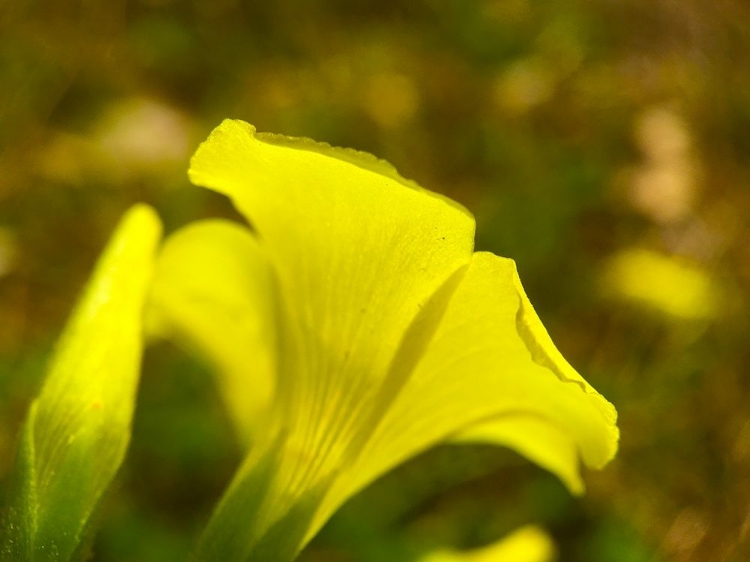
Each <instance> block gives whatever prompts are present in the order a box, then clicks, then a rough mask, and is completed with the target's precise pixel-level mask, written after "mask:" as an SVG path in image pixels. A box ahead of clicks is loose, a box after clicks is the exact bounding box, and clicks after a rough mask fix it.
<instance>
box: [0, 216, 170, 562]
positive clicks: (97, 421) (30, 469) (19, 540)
mask: <svg viewBox="0 0 750 562" xmlns="http://www.w3.org/2000/svg"><path fill="white" fill-rule="evenodd" d="M160 234H161V226H160V223H159V219H158V218H157V217H156V215H155V213H154V212H153V211H152V210H151V209H150V208H149V207H145V206H142V205H140V206H137V207H135V208H133V209H132V210H130V211H129V212H128V214H127V215H126V216H125V218H124V219H123V220H122V222H121V223H120V225H119V226H118V228H117V230H116V232H115V234H114V236H113V238H112V240H111V241H110V243H109V245H108V246H107V248H106V250H105V251H104V254H103V255H102V257H101V258H100V260H99V263H98V264H97V266H96V271H95V272H94V274H93V276H92V278H91V281H90V282H89V285H88V287H87V289H86V291H85V292H84V294H83V296H82V298H81V300H80V302H79V304H78V306H77V308H76V310H75V312H74V314H73V315H72V317H71V319H70V321H69V322H68V324H67V326H66V327H65V330H64V332H63V334H62V336H61V338H60V341H59V343H58V346H57V349H56V352H55V354H54V357H53V359H52V362H51V363H50V368H49V371H48V373H47V377H46V379H45V381H44V386H43V387H42V390H41V393H40V395H39V397H38V398H37V399H36V400H35V401H34V403H33V404H32V406H31V410H30V413H29V416H28V419H27V420H26V423H25V425H24V428H23V432H22V434H21V438H20V439H21V441H20V446H19V452H18V455H17V458H16V465H15V468H14V476H13V478H14V484H13V485H12V487H11V493H12V495H11V503H10V507H9V510H8V520H7V521H6V522H5V524H4V528H5V531H6V535H5V536H4V537H3V539H2V540H0V559H2V560H14V561H16V560H17V561H22V560H40V559H48V557H51V558H54V559H55V560H69V559H70V558H71V556H73V554H74V552H76V551H77V549H78V548H80V544H79V543H80V541H81V539H82V536H83V534H84V531H85V529H86V526H87V525H88V524H89V518H90V516H91V514H92V511H93V510H94V508H95V506H96V504H97V502H98V501H99V499H100V497H101V495H102V494H103V492H104V491H105V489H106V488H107V486H108V485H109V483H110V481H111V479H112V477H113V476H114V474H115V472H116V471H117V469H118V468H119V466H120V463H121V462H122V459H123V457H124V455H125V450H126V448H127V444H128V441H129V439H130V424H131V419H132V415H133V407H134V404H135V394H136V387H137V383H138V373H139V368H140V358H141V350H142V314H143V306H144V301H145V296H146V291H147V288H148V283H149V281H150V279H151V274H152V268H153V259H154V251H155V248H156V245H157V243H158V241H159V238H160ZM51 558H50V559H51Z"/></svg>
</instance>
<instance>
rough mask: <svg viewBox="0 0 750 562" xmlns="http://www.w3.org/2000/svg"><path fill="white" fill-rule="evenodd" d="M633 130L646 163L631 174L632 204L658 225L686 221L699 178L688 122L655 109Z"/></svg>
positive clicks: (638, 121) (666, 110)
mask: <svg viewBox="0 0 750 562" xmlns="http://www.w3.org/2000/svg"><path fill="white" fill-rule="evenodd" d="M634 129H635V138H636V142H637V144H638V146H639V148H640V149H641V152H642V154H643V161H642V162H641V164H640V165H638V166H637V167H636V168H635V169H634V170H633V173H632V181H631V184H630V193H629V195H630V201H631V203H632V205H633V206H634V207H635V208H636V209H638V210H639V211H641V212H642V213H643V214H645V215H646V216H648V217H649V218H651V220H653V221H654V222H656V223H658V224H662V225H667V224H673V223H676V222H679V221H683V220H685V219H686V218H688V217H689V216H690V215H691V214H692V211H693V207H694V204H695V199H696V192H697V186H698V179H699V176H700V167H699V165H698V162H697V159H696V156H695V155H694V154H693V150H692V143H691V138H690V133H689V132H688V128H687V125H686V123H685V121H684V120H683V119H682V118H681V117H679V116H678V115H677V114H676V113H674V112H672V111H671V110H668V109H665V108H652V109H649V110H647V111H645V112H644V113H642V114H641V115H640V116H639V117H638V118H637V119H636V122H635V126H634Z"/></svg>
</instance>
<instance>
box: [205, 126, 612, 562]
mask: <svg viewBox="0 0 750 562" xmlns="http://www.w3.org/2000/svg"><path fill="white" fill-rule="evenodd" d="M190 176H191V179H192V181H193V182H195V183H197V184H199V185H204V186H207V187H210V188H213V189H216V190H217V191H220V192H222V193H226V194H227V195H229V196H230V197H231V198H232V200H233V201H234V203H235V204H236V205H237V207H238V209H239V210H240V211H242V212H243V213H244V214H245V215H246V216H247V218H248V220H249V221H250V222H251V224H252V225H253V227H254V229H255V230H256V232H257V236H258V239H259V244H260V246H262V247H263V249H264V250H265V252H266V254H267V255H268V259H269V260H270V263H271V266H272V267H273V270H274V275H275V279H276V281H277V287H276V288H277V291H278V308H277V316H276V319H277V326H276V328H277V333H278V364H277V372H276V385H275V389H276V392H275V394H274V397H273V400H272V405H271V409H272V410H271V414H270V418H269V421H268V423H267V424H265V425H264V426H263V427H259V428H258V431H257V433H258V440H257V441H256V443H255V446H253V447H252V448H251V451H250V453H249V455H248V457H247V458H246V460H245V462H244V463H243V465H242V467H241V468H240V470H239V471H238V473H237V475H236V477H235V479H234V480H233V482H232V484H231V486H230V488H229V489H228V491H227V493H226V494H225V496H224V498H223V499H222V501H221V503H220V505H219V506H218V508H217V510H216V512H215V514H214V516H213V518H212V519H211V521H210V523H209V525H208V527H207V530H206V532H205V534H204V536H203V539H202V541H201V542H200V545H199V548H198V552H197V554H196V558H197V559H200V560H215V559H232V560H234V559H236V560H263V561H275V560H278V561H284V560H291V559H292V558H293V557H294V556H295V555H296V554H297V553H298V551H299V549H300V548H302V546H304V544H305V543H306V542H307V541H308V540H309V539H310V538H311V536H312V535H313V534H314V533H315V532H316V531H317V530H318V529H319V528H320V526H322V524H323V523H325V521H326V520H327V519H328V518H329V517H330V515H331V514H332V513H333V511H335V510H336V509H337V508H338V507H339V506H340V505H341V504H342V503H343V502H344V501H345V500H346V499H347V498H349V497H350V496H351V495H352V494H354V493H355V492H356V491H358V490H359V489H361V488H362V487H364V486H365V485H367V484H368V483H370V482H371V481H372V480H373V479H375V478H377V477H378V476H379V475H381V474H382V473H383V472H385V471H387V470H388V469H390V468H392V467H393V466H395V465H396V464H398V463H400V462H402V461H404V460H406V459H407V458H409V457H411V456H413V455H415V454H417V453H418V452H420V451H422V450H424V449H426V448H428V447H430V446H431V445H434V444H436V443H438V442H440V441H443V440H446V439H449V438H452V437H455V436H458V435H460V434H461V432H466V431H470V430H471V429H472V428H473V427H475V426H477V425H478V424H485V423H489V424H491V425H489V426H486V427H489V428H490V430H491V431H492V432H493V433H494V435H495V440H496V441H498V442H502V443H503V444H505V445H509V446H512V447H515V448H516V449H518V450H519V451H520V452H521V453H524V454H527V455H528V456H529V458H531V459H532V460H535V461H537V462H539V463H540V464H542V466H545V467H546V468H548V469H549V470H552V471H553V472H555V473H556V474H558V476H560V477H561V478H562V479H563V481H565V482H566V483H567V484H568V485H569V486H570V487H571V489H573V490H574V491H580V490H581V489H582V484H581V482H580V476H579V474H578V458H579V456H580V457H581V458H582V459H583V461H584V462H585V463H586V464H588V465H589V466H592V467H600V466H602V465H603V464H604V463H606V462H607V461H608V460H609V459H610V458H611V457H612V456H613V454H614V452H615V449H616V444H617V430H616V428H615V426H614V423H615V413H614V409H613V408H612V406H611V405H610V404H609V403H608V402H607V401H606V400H604V399H603V398H602V397H601V396H600V395H598V394H597V393H596V391H594V390H593V389H592V388H591V387H590V386H589V385H588V384H587V383H586V382H585V381H584V380H583V379H582V378H581V377H580V375H578V374H577V373H576V372H575V371H574V370H573V369H572V367H570V366H569V365H568V364H567V362H565V360H564V359H563V358H562V357H561V356H560V354H559V352H557V350H556V349H555V347H554V345H553V344H552V342H551V341H550V339H549V336H548V335H547V333H546V331H545V330H544V328H543V327H542V325H541V322H540V321H539V319H538V318H537V316H536V315H535V313H534V312H533V309H532V308H531V305H530V303H529V302H528V300H527V299H526V296H525V294H524V292H523V289H522V288H521V285H520V282H519V281H518V277H517V275H516V271H515V266H514V265H513V262H512V261H510V260H507V259H503V258H498V257H496V256H493V255H491V254H486V253H479V254H473V253H472V252H473V234H474V222H473V219H472V217H471V215H469V214H468V213H467V212H466V211H465V210H464V209H463V208H461V207H460V206H458V205H457V204H455V203H453V202H450V201H448V200H446V199H445V198H442V197H439V196H437V195H435V194H432V193H430V192H428V191H426V190H423V189H421V188H419V187H418V186H416V185H414V184H413V183H411V182H407V181H406V180H403V179H402V178H400V177H399V176H398V175H397V174H396V172H395V171H394V170H393V169H392V168H391V167H390V166H388V165H387V164H385V163H384V162H381V161H377V160H375V159H373V158H372V157H369V156H367V155H362V154H360V153H356V152H353V151H346V150H341V149H331V148H330V147H328V146H326V145H320V144H315V143H313V142H312V141H306V140H298V139H286V138H282V137H276V136H266V135H257V134H256V133H255V130H254V129H253V128H252V127H251V126H250V125H247V124H246V123H243V122H238V121H225V122H224V123H223V124H222V125H221V126H220V127H218V128H217V129H216V130H215V131H214V132H213V133H212V135H211V137H210V138H209V140H208V141H207V142H205V143H204V144H203V145H202V146H201V147H200V148H199V150H198V152H197V153H196V155H195V156H194V157H193V160H192V163H191V170H190ZM232 254H233V255H234V253H233V252H232ZM233 259H237V258H236V257H235V258H233ZM232 267H235V266H232ZM209 277H211V275H209ZM209 277H207V279H208V278H209ZM216 277H217V278H216V279H212V280H210V283H216V284H219V285H221V283H222V282H223V281H220V280H219V279H218V277H220V276H216ZM268 298H269V299H274V298H275V296H274V295H272V294H269V296H268ZM256 345H257V342H253V343H250V344H248V345H246V346H245V349H250V350H252V349H254V348H255V347H256ZM217 349H218V348H217ZM239 361H241V360H239ZM247 366H248V367H247V368H248V370H249V371H251V369H252V359H251V358H248V359H247ZM261 384H263V383H261ZM248 392H252V387H251V388H250V389H248ZM505 420H508V421H509V424H507V425H500V424H502V423H503V422H504V421H505ZM497 427H499V428H500V429H497ZM492 428H495V429H492ZM485 430H486V431H490V430H487V429H486V428H485ZM558 435H562V439H559V440H558V439H555V438H556V437H557V436H558ZM534 439H536V440H537V444H536V445H534V446H521V445H519V443H522V442H524V443H525V442H526V441H527V440H534ZM547 447H551V450H549V451H547V450H546V448H547Z"/></svg>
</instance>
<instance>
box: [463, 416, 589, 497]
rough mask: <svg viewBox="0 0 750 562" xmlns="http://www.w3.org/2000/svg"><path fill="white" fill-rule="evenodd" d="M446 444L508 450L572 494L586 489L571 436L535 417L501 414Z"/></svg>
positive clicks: (577, 493)
mask: <svg viewBox="0 0 750 562" xmlns="http://www.w3.org/2000/svg"><path fill="white" fill-rule="evenodd" d="M450 441H451V443H455V444H457V445H460V444H469V443H484V444H487V445H499V446H502V447H509V448H511V449H514V450H516V451H517V452H519V453H521V454H522V455H523V456H524V457H526V458H527V459H529V460H530V461H532V462H534V463H535V464H537V465H538V466H541V467H542V468H544V469H546V470H548V471H550V472H551V473H552V474H554V475H555V476H557V477H558V478H559V479H560V480H561V481H562V483H563V484H565V486H567V488H568V490H569V491H570V492H571V493H572V494H575V495H580V494H583V492H584V491H585V489H586V488H585V486H584V483H583V478H581V472H580V470H579V468H578V450H577V448H576V444H575V441H574V440H573V438H572V436H570V435H568V434H567V433H566V432H565V430H564V429H561V428H560V427H558V426H556V425H555V424H553V423H550V422H549V421H548V420H546V419H544V418H541V417H539V416H535V415H523V414H511V415H507V416H502V415H501V416H498V417H497V418H495V419H493V420H490V421H486V422H479V423H477V424H475V425H472V426H469V427H467V428H466V429H463V430H461V431H460V432H458V433H457V434H456V435H454V436H453V437H451V439H450Z"/></svg>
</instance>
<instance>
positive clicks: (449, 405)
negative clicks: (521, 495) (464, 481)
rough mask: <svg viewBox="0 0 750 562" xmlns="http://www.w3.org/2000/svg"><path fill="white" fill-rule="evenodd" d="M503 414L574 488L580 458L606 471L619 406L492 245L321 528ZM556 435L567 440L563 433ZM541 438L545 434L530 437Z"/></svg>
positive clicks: (329, 505)
mask: <svg viewBox="0 0 750 562" xmlns="http://www.w3.org/2000/svg"><path fill="white" fill-rule="evenodd" d="M531 419H533V420H534V422H529V420H531ZM501 420H507V421H508V422H509V423H510V424H511V425H509V426H508V428H507V429H506V430H505V431H504V436H503V438H504V440H505V441H506V443H507V444H508V445H509V446H512V447H514V448H516V449H517V450H518V451H519V452H520V453H521V454H528V455H529V457H530V458H531V459H532V460H537V461H538V460H542V461H543V462H544V464H543V466H546V467H547V468H549V469H551V470H554V471H555V473H556V474H558V476H560V477H561V478H563V480H564V481H565V482H567V483H568V484H569V485H571V486H572V487H573V489H574V490H576V488H577V486H576V481H577V480H578V479H579V477H578V476H577V475H578V457H579V456H580V458H581V459H582V460H583V462H584V463H585V464H586V465H588V466H590V467H594V468H599V467H601V466H603V465H604V464H606V463H607V462H608V461H609V460H610V459H611V458H612V457H613V456H614V454H615V451H616V449H617V442H618V436H619V434H618V431H617V427H616V425H615V421H616V412H615V409H614V407H613V406H612V405H611V404H610V403H609V402H607V401H606V400H605V399H604V398H603V397H602V396H601V395H599V394H598V393H597V392H596V391H595V390H594V389H593V388H591V386H590V385H589V384H588V383H586V382H585V381H584V380H583V379H582V378H581V376H580V375H579V374H578V373H576V372H575V371H574V370H573V368H572V367H571V366H570V365H569V364H568V363H567V362H566V361H565V360H564V359H563V358H562V356H561V355H560V353H559V352H558V351H557V349H556V348H555V347H554V345H553V344H552V341H551V340H550V338H549V335H548V334H547V332H546V331H545V330H544V327H543V326H542V324H541V321H540V320H539V318H538V317H537V316H536V313H535V312H534V310H533V308H532V306H531V304H530V303H529V301H528V299H527V298H526V295H525V293H524V292H523V289H522V287H521V285H520V282H519V280H518V275H517V273H516V269H515V264H514V263H513V261H512V260H509V259H505V258H500V257H497V256H494V255H492V254H488V253H483V252H482V253H477V254H474V258H473V260H472V263H471V265H470V266H469V268H468V270H467V272H466V274H465V276H464V278H463V280H462V281H461V283H460V284H459V286H458V288H457V289H456V291H455V293H454V294H453V296H452V298H451V300H450V303H449V304H448V307H447V310H446V311H445V314H444V316H443V318H442V320H441V323H440V326H439V327H438V328H437V332H436V333H435V336H434V338H433V339H432V340H431V341H430V343H429V346H428V348H427V350H426V352H425V354H424V356H423V357H422V360H421V361H420V362H419V364H418V365H417V367H416V369H415V371H414V372H413V373H412V375H411V377H410V378H409V381H408V382H407V384H406V385H405V386H404V387H403V389H402V390H401V392H400V393H399V395H398V397H397V398H396V400H395V402H394V403H393V405H392V407H391V408H390V409H389V410H388V412H387V413H386V415H385V417H384V418H383V420H382V422H381V424H380V426H379V427H378V429H377V430H376V431H375V433H374V435H373V436H372V439H371V440H370V442H369V443H368V444H367V446H366V447H365V449H364V451H363V453H362V455H360V457H359V458H358V459H357V462H356V463H355V464H354V465H353V466H352V468H351V469H350V470H348V471H347V473H346V474H345V475H342V477H341V478H339V479H338V480H337V482H336V485H335V486H334V488H333V489H332V490H331V492H330V493H329V494H328V495H327V497H326V500H325V503H324V504H323V506H322V507H321V509H320V510H319V512H318V514H317V515H316V520H315V522H316V524H315V525H313V527H312V531H311V533H314V532H315V530H317V529H318V528H319V526H320V525H322V523H323V522H324V521H325V520H326V519H327V518H328V517H329V516H330V514H331V513H332V512H333V511H334V510H335V509H336V508H337V507H338V506H339V505H340V504H341V503H343V501H345V500H346V498H348V497H350V496H351V495H352V494H353V493H355V492H356V491H357V490H359V489H361V488H362V487H364V486H365V485H367V484H368V483H369V482H371V481H372V480H374V479H375V478H377V477H378V476H379V475H381V474H382V473H384V472H385V471H387V470H389V469H390V468H392V467H393V466H395V465H397V464H399V463H400V462H402V461H404V460H405V459H407V458H409V457H411V456H413V455H415V454H417V453H419V452H421V451H423V450H424V449H426V448H428V447H429V446H431V445H433V444H435V443H438V442H440V441H442V440H445V439H447V438H450V437H452V436H453V435H455V434H457V433H459V432H461V431H464V430H467V429H469V428H471V427H472V426H474V425H475V424H479V423H483V422H490V421H492V422H493V423H497V424H500V423H504V422H502V421H501ZM530 423H531V424H533V427H532V426H531V425H530ZM545 424H546V425H549V426H550V427H545ZM516 431H517V432H518V433H517V434H513V435H512V433H514V432H516ZM555 432H557V433H559V434H561V435H562V436H563V439H561V440H557V441H556V440H554V439H553V438H552V437H553V436H554V433H555ZM531 437H536V438H538V439H539V441H538V442H536V443H533V444H532V443H530V442H527V441H526V440H527V438H531ZM545 448H548V450H546V451H544V456H543V457H542V456H541V451H542V450H543V449H545Z"/></svg>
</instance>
